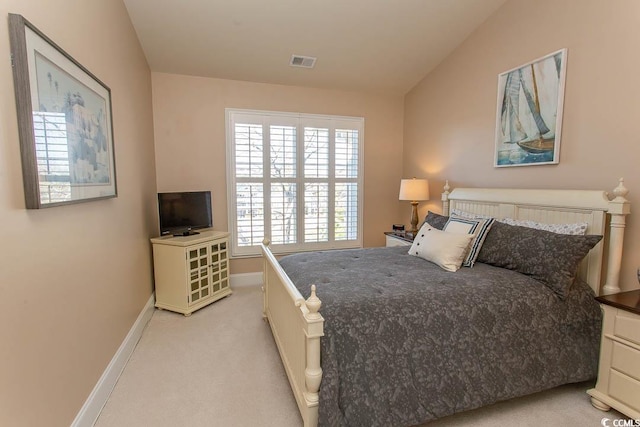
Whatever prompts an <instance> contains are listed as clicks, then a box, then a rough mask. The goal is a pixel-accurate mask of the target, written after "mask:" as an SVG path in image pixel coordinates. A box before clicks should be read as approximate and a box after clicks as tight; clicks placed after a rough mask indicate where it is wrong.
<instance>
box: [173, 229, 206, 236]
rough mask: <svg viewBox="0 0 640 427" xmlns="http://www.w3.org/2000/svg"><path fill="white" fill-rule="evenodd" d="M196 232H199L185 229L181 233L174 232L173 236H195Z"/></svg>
mask: <svg viewBox="0 0 640 427" xmlns="http://www.w3.org/2000/svg"><path fill="white" fill-rule="evenodd" d="M196 234H200V233H198V232H197V231H193V230H187V231H183V232H182V233H177V234H174V235H173V237H182V236H195V235H196Z"/></svg>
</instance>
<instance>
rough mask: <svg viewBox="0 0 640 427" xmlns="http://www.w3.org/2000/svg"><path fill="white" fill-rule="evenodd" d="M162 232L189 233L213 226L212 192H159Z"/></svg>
mask: <svg viewBox="0 0 640 427" xmlns="http://www.w3.org/2000/svg"><path fill="white" fill-rule="evenodd" d="M158 212H159V214H160V234H176V235H189V234H196V233H194V232H192V231H191V230H196V229H199V228H207V227H212V226H213V218H212V215H211V192H210V191H188V192H179V193H158Z"/></svg>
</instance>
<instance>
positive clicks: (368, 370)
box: [280, 247, 601, 426]
mask: <svg viewBox="0 0 640 427" xmlns="http://www.w3.org/2000/svg"><path fill="white" fill-rule="evenodd" d="M407 250H408V247H391V248H371V249H362V250H344V251H327V252H315V253H302V254H296V255H290V256H287V257H284V258H282V259H281V261H280V264H281V265H282V267H283V268H284V269H285V271H286V272H287V274H288V275H289V277H290V278H291V279H292V281H293V282H294V283H295V284H296V286H297V287H298V289H299V290H300V292H301V293H302V295H303V296H304V297H305V298H306V297H307V296H308V295H309V293H310V287H311V285H312V284H315V285H316V286H317V294H318V297H319V298H320V299H321V300H322V303H323V304H322V308H321V310H320V312H321V314H322V315H323V316H324V318H325V327H324V330H325V336H324V337H323V338H322V345H321V357H322V370H323V379H322V384H321V386H320V425H321V426H410V425H416V424H421V423H424V422H427V421H429V420H433V419H436V418H441V417H444V416H447V415H450V414H453V413H456V412H460V411H465V410H469V409H473V408H477V407H480V406H483V405H487V404H491V403H494V402H497V401H501V400H505V399H509V398H512V397H517V396H522V395H526V394H530V393H534V392H537V391H540V390H545V389H549V388H552V387H555V386H558V385H561V384H566V383H571V382H579V381H585V380H588V379H591V378H595V376H596V373H597V364H598V351H599V340H600V322H601V314H600V309H599V307H598V305H597V303H596V302H595V301H594V299H593V292H592V291H591V289H590V288H589V287H588V286H587V285H586V284H581V283H578V282H576V283H575V284H574V285H573V287H572V289H571V291H570V292H569V295H568V296H567V298H566V299H565V300H564V301H563V300H561V299H559V298H558V297H557V296H556V295H555V294H554V292H553V291H552V290H551V289H549V288H548V287H546V286H544V285H543V284H541V283H540V282H538V281H536V280H535V279H532V278H530V277H527V276H524V275H522V274H520V273H517V272H514V271H511V270H506V269H502V268H497V267H492V266H489V265H486V264H482V263H477V264H476V265H475V266H474V267H473V268H463V269H461V270H459V271H457V272H455V273H451V272H447V271H444V270H442V269H440V268H439V267H437V266H436V265H434V264H432V263H430V262H428V261H425V260H423V259H420V258H417V257H413V256H410V255H408V254H407ZM585 398H586V397H585Z"/></svg>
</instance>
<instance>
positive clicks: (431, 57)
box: [124, 0, 505, 94]
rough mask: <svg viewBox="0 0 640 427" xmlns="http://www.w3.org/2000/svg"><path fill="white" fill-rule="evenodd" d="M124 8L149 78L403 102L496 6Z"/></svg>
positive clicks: (158, 2) (288, 3)
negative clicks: (300, 61) (213, 80)
mask: <svg viewBox="0 0 640 427" xmlns="http://www.w3.org/2000/svg"><path fill="white" fill-rule="evenodd" d="M124 2H125V4H126V7H127V9H128V11H129V15H130V17H131V21H132V22H133V25H134V27H135V29H136V32H137V34H138V38H139V39H140V42H141V44H142V48H143V49H144V52H145V55H146V57H147V61H148V62H149V66H150V67H151V70H152V71H158V72H167V73H175V74H186V75H194V76H204V77H217V78H224V79H233V80H247V81H255V82H266V83H278V84H287V85H298V86H310V87H319V88H327V89H341V90H357V91H367V92H377V93H392V94H404V93H406V92H407V91H408V90H410V89H411V88H412V87H413V86H414V85H415V84H416V83H418V82H419V81H420V80H421V79H422V78H423V77H424V76H425V75H426V74H427V73H428V72H429V71H431V70H432V69H433V68H434V67H435V66H437V65H438V64H439V63H440V62H441V61H442V60H443V59H444V58H445V57H446V56H447V55H449V54H450V53H451V52H452V51H453V50H454V49H455V48H456V47H457V46H458V45H459V44H460V43H461V42H462V41H463V40H464V39H465V38H466V37H468V36H469V34H471V32H473V30H474V29H476V28H477V27H478V26H479V25H480V24H481V23H482V22H484V21H485V20H486V19H487V18H488V17H489V16H490V15H491V14H492V13H494V12H495V11H496V10H497V9H498V8H499V7H500V6H501V5H502V4H503V3H504V2H505V0H226V1H225V0H124ZM293 54H296V55H304V56H311V57H316V58H317V61H316V64H315V67H314V68H313V69H304V68H294V67H291V66H290V65H289V61H290V59H291V56H292V55H293Z"/></svg>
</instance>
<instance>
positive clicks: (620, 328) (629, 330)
mask: <svg viewBox="0 0 640 427" xmlns="http://www.w3.org/2000/svg"><path fill="white" fill-rule="evenodd" d="M613 334H614V335H616V336H618V337H620V338H624V339H627V340H629V341H633V342H634V343H636V344H640V316H638V315H637V314H632V313H629V312H627V311H623V310H618V312H617V313H616V321H615V325H614V327H613Z"/></svg>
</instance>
